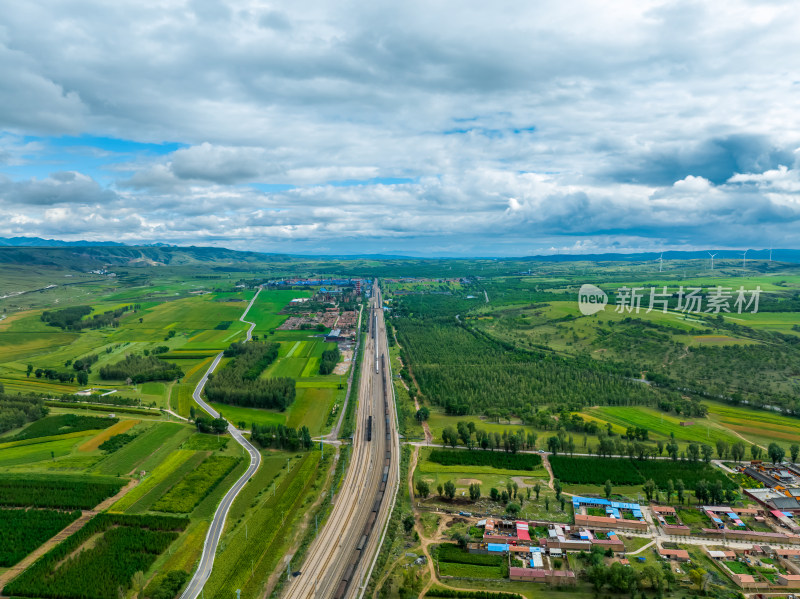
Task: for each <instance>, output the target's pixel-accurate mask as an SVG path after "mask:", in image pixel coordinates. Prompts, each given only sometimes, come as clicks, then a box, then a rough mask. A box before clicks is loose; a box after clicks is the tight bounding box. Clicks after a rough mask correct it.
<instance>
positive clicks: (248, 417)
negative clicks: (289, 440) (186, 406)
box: [201, 402, 286, 428]
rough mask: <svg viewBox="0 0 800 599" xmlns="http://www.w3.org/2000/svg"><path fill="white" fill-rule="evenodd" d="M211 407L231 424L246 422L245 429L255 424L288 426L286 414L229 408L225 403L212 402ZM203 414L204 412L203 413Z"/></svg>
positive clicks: (254, 409)
mask: <svg viewBox="0 0 800 599" xmlns="http://www.w3.org/2000/svg"><path fill="white" fill-rule="evenodd" d="M209 405H210V406H211V407H212V408H214V409H215V410H216V411H217V412H219V413H220V414H222V415H223V416H225V419H226V420H228V421H229V422H235V423H236V424H237V425H238V424H239V423H240V422H244V423H245V426H244V428H250V427H252V425H253V424H254V423H255V424H260V425H264V424H286V412H277V411H273V410H265V409H261V408H244V407H242V406H229V405H228V404H223V403H214V402H210V403H209ZM201 413H202V412H201Z"/></svg>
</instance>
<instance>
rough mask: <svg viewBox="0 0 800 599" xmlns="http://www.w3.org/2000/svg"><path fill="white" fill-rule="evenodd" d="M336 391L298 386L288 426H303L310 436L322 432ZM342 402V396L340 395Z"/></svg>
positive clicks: (327, 388) (290, 410) (326, 388)
mask: <svg viewBox="0 0 800 599" xmlns="http://www.w3.org/2000/svg"><path fill="white" fill-rule="evenodd" d="M337 393H342V394H343V393H344V391H341V392H340V391H338V390H337V389H335V388H333V387H303V386H300V385H299V384H298V385H297V388H296V394H297V395H296V397H295V400H294V403H293V404H292V405H291V407H290V408H289V418H288V426H290V427H292V428H300V427H301V426H303V425H305V426H307V427H308V429H309V430H310V431H311V434H312V435H316V434H318V433H320V432H322V429H323V427H324V426H325V421H326V419H327V417H328V414H329V413H330V411H331V408H332V407H333V403H334V400H335V399H336V396H337ZM341 397H342V401H343V400H344V395H341Z"/></svg>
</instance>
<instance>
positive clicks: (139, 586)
mask: <svg viewBox="0 0 800 599" xmlns="http://www.w3.org/2000/svg"><path fill="white" fill-rule="evenodd" d="M145 582H146V580H145V577H144V572H142V571H141V570H139V571H138V572H136V573H135V574H134V575H133V578H132V579H131V584H132V585H133V590H135V591H136V593H137V594H138V593H141V592H142V590H143V589H144V583H145Z"/></svg>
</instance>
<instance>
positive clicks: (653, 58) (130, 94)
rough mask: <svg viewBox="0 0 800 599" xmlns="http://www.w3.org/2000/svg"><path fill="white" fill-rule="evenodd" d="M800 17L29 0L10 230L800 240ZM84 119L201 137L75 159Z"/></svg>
mask: <svg viewBox="0 0 800 599" xmlns="http://www.w3.org/2000/svg"><path fill="white" fill-rule="evenodd" d="M798 29H800V8H798V6H797V5H796V4H792V3H783V2H777V1H775V2H772V1H762V0H731V1H727V2H723V1H722V0H713V1H712V2H710V3H706V4H691V3H685V2H681V1H672V0H668V1H663V0H644V1H636V2H634V1H633V0H626V1H623V2H616V3H614V4H613V5H608V4H606V5H600V4H597V3H596V2H589V0H577V1H575V2H569V3H563V2H556V1H555V0H547V1H545V2H536V3H519V2H508V1H501V2H500V3H499V4H498V3H494V4H487V3H485V2H483V3H479V2H472V1H468V2H458V3H455V2H438V3H430V2H427V3H424V2H421V0H412V1H411V2H406V3H385V2H379V3H377V4H364V3H361V4H353V3H330V2H323V1H322V0H308V1H307V2H302V3H295V4H285V5H281V6H280V7H278V6H277V5H274V4H269V3H267V2H264V1H262V0H244V1H243V2H235V3H234V2H226V1H223V0H203V1H201V0H192V1H191V2H185V3H166V4H165V3H163V2H160V1H159V0H137V1H136V2H134V1H133V0H119V1H118V2H113V3H108V2H101V1H100V0H63V1H61V2H58V3H52V2H43V1H41V0H31V1H29V2H24V3H19V5H18V6H15V7H14V10H11V11H6V13H5V14H4V25H3V26H0V105H2V106H3V110H2V111H0V129H4V130H6V131H8V133H6V134H5V135H0V173H3V174H2V175H0V209H2V210H3V211H4V212H5V213H6V214H13V215H14V216H13V218H12V219H9V220H7V221H6V223H5V225H3V223H0V234H3V233H5V232H10V231H11V229H14V231H18V230H19V229H20V226H21V225H20V223H22V222H23V221H24V225H25V226H26V227H27V228H28V233H29V234H39V232H40V231H39V230H38V229H37V227H43V228H44V227H47V229H46V230H47V231H50V234H51V235H58V232H57V229H56V227H57V226H58V225H57V222H56V221H58V220H61V221H67V220H69V219H73V220H72V221H70V222H69V223H65V224H64V225H63V226H64V229H63V231H65V232H66V231H67V230H68V229H69V230H73V229H74V228H76V227H79V226H83V227H84V231H85V232H86V236H87V237H92V236H95V237H97V236H103V235H107V234H108V232H109V231H115V229H114V227H117V226H119V227H122V226H123V225H124V226H126V227H129V228H128V229H127V230H125V231H124V233H123V234H124V235H126V236H128V238H133V237H135V236H136V235H139V236H141V237H142V238H144V239H152V240H158V239H165V240H168V239H170V238H171V239H177V240H186V241H191V242H202V241H203V240H209V239H216V238H225V237H226V236H228V237H231V238H235V239H249V240H250V241H247V242H243V243H247V244H249V245H250V246H252V245H253V244H255V243H258V244H263V247H265V248H266V247H268V246H269V244H270V243H272V241H271V240H272V239H275V240H278V239H290V240H293V241H294V242H297V243H300V241H302V243H305V244H306V245H305V246H297V247H312V246H313V244H314V243H316V244H317V246H318V247H323V246H324V247H332V246H335V242H336V240H337V239H341V238H343V237H347V238H348V239H351V240H353V241H352V243H353V244H354V245H355V246H357V247H362V246H359V245H358V241H357V240H359V239H361V240H370V241H369V243H375V244H380V243H384V242H382V241H376V240H380V239H385V240H387V241H386V242H385V243H386V244H389V245H391V244H394V247H395V248H398V247H399V248H402V247H406V245H407V243H414V244H417V245H418V246H419V247H422V246H423V245H424V246H425V247H430V248H453V247H457V246H458V241H453V240H457V239H461V238H463V236H464V235H470V236H471V239H472V240H473V242H474V243H475V244H476V247H475V248H473V250H474V251H475V252H476V253H481V250H480V247H494V248H497V251H504V250H505V248H507V247H519V243H520V241H525V242H526V243H530V240H531V239H533V240H543V241H541V243H540V246H541V247H544V248H547V247H550V246H552V247H559V248H560V247H572V246H573V244H574V243H577V242H580V243H581V244H584V245H581V246H575V247H591V244H592V243H597V247H616V246H615V245H614V244H615V243H616V244H617V246H618V247H627V244H629V243H633V242H636V243H639V242H641V243H643V244H647V243H648V240H649V242H650V243H653V244H660V243H678V242H681V243H692V242H693V240H696V239H698V238H699V237H702V236H703V235H706V231H707V230H710V229H713V234H714V235H715V236H716V237H717V238H718V239H719V240H720V242H722V241H724V240H726V239H727V240H729V241H730V242H731V243H734V242H735V243H739V242H741V241H743V240H742V238H741V236H742V234H743V233H742V230H743V229H742V228H743V227H744V228H745V229H747V230H748V231H749V232H747V233H745V235H750V236H751V239H750V240H749V242H750V243H759V242H760V241H762V240H773V239H776V238H780V237H781V236H783V237H785V238H786V239H792V238H796V237H797V235H798V233H800V231H799V230H798V224H797V223H798V218H799V217H798V209H797V203H798V200H797V194H798V193H800V179H798V164H797V158H796V153H795V152H794V149H795V148H797V147H798V142H800V139H798V137H800V136H798V134H797V132H796V130H795V129H793V128H792V127H791V126H790V125H789V124H790V123H792V122H794V120H795V119H796V115H797V114H798V113H800V94H797V86H798V83H797V81H796V79H797V78H796V76H795V75H794V74H795V73H797V72H800V55H798V53H796V52H792V51H791V48H793V47H794V46H795V41H794V39H795V37H796V32H797V31H798ZM65 133H67V134H74V135H78V134H81V133H86V134H90V135H97V136H107V137H116V138H121V139H125V140H134V141H139V142H153V143H161V142H177V143H179V144H182V145H183V146H184V147H181V148H180V149H177V150H175V151H172V152H169V153H167V154H162V153H158V152H155V153H153V152H150V151H148V150H131V151H129V152H127V154H126V155H125V156H124V157H115V155H114V154H113V152H111V153H109V152H106V151H105V150H104V151H103V152H101V151H100V150H99V149H98V151H97V152H95V153H93V154H92V153H83V154H81V155H78V154H77V153H73V154H72V155H68V152H67V151H66V150H64V151H63V155H59V156H55V158H54V157H53V154H54V150H53V147H60V146H58V144H55V143H54V144H53V146H52V147H50V149H49V150H48V151H49V152H50V153H49V154H46V153H45V151H44V150H43V149H42V148H43V147H44V146H48V141H49V140H47V139H45V140H43V141H34V140H31V139H30V138H29V136H32V135H33V136H43V137H45V138H47V137H48V136H57V135H61V134H65ZM89 145H90V146H91V142H89ZM130 154H134V156H133V158H131V155H130ZM37 156H38V160H37ZM87 156H91V158H89V157H87ZM50 161H52V162H53V164H52V165H51V164H49V162H50ZM26 169H34V170H26ZM121 171H124V174H120V173H121ZM51 173H52V174H51ZM58 173H71V174H66V175H65V174H58ZM111 175H116V180H114V179H113V178H112V177H111ZM343 181H356V182H366V183H363V184H359V185H353V186H341V185H331V183H334V182H343ZM381 181H386V182H387V183H386V184H382V183H381ZM393 181H399V182H398V183H393ZM406 181H411V182H406ZM250 184H260V185H262V186H265V187H263V188H264V189H272V190H273V191H271V192H269V193H261V192H259V191H257V190H256V189H253V188H250V187H248V185H250ZM287 186H294V187H295V189H290V190H286V189H285V188H286V187H287ZM42 207H47V209H48V210H49V211H51V212H52V211H55V212H52V213H53V214H58V215H61V216H59V218H52V219H46V218H43V216H42V213H40V211H41V208H42ZM75 219H77V220H75ZM115 219H116V220H115ZM753 222H755V223H758V224H759V226H758V227H750V228H749V229H748V228H747V227H746V225H747V224H748V223H753ZM3 226H5V227H6V228H5V229H3ZM44 230H45V229H42V232H43V231H44ZM552 236H567V237H569V239H568V241H567V242H566V243H564V242H563V240H562V239H559V240H558V242H555V241H552V240H550V238H551V237H552ZM594 237H597V238H598V241H596V242H595V241H594ZM612 237H613V238H614V240H613V241H609V239H611V238H612ZM404 239H405V240H414V241H413V242H404V241H402V240H404ZM398 240H400V241H398ZM512 243H513V244H514V245H512ZM536 243H539V242H538V241H537V242H536ZM554 244H555V245H554ZM376 249H378V248H377V246H376ZM363 251H370V248H367V247H364V248H363Z"/></svg>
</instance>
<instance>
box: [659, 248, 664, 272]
mask: <svg viewBox="0 0 800 599" xmlns="http://www.w3.org/2000/svg"><path fill="white" fill-rule="evenodd" d="M663 268H664V252H661V255H660V256H659V257H658V272H661V271H662V269H663Z"/></svg>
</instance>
